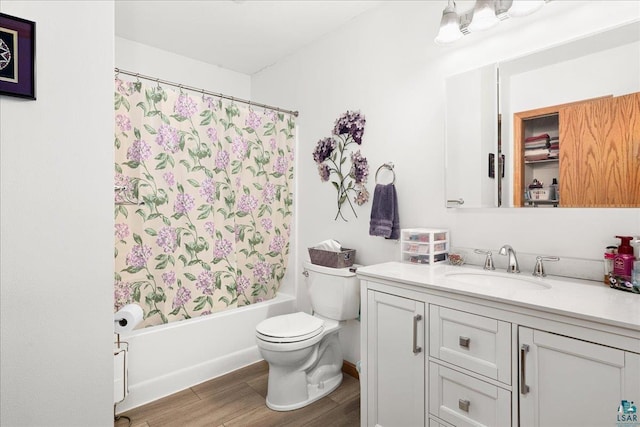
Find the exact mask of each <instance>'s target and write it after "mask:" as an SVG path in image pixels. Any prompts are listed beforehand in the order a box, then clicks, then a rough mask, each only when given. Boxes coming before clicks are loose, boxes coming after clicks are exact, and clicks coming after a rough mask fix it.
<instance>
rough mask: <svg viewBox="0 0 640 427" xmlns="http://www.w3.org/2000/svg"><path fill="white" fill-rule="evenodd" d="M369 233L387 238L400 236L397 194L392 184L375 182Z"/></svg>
mask: <svg viewBox="0 0 640 427" xmlns="http://www.w3.org/2000/svg"><path fill="white" fill-rule="evenodd" d="M369 234H370V235H371V236H381V237H385V238H387V239H395V240H397V239H399V238H400V219H399V215H398V195H397V194H396V187H395V186H394V185H393V184H384V185H383V184H377V185H376V188H375V190H374V192H373V205H372V206H371V220H370V221H369Z"/></svg>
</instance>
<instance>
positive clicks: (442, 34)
mask: <svg viewBox="0 0 640 427" xmlns="http://www.w3.org/2000/svg"><path fill="white" fill-rule="evenodd" d="M461 38H462V31H460V23H459V22H458V13H457V12H456V3H455V2H454V1H453V0H449V3H448V4H447V7H445V8H444V10H443V11H442V20H441V21H440V30H439V31H438V35H437V36H436V39H435V42H436V43H438V44H445V43H452V42H454V41H456V40H459V39H461Z"/></svg>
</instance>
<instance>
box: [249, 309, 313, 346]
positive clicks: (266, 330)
mask: <svg viewBox="0 0 640 427" xmlns="http://www.w3.org/2000/svg"><path fill="white" fill-rule="evenodd" d="M323 326H324V321H323V320H322V319H319V318H317V317H314V316H311V315H309V314H307V313H304V312H298V313H291V314H285V315H282V316H275V317H271V318H269V319H265V320H263V321H262V322H260V323H259V324H258V326H256V332H257V333H258V336H259V337H260V338H261V339H263V340H265V341H272V342H295V341H303V340H306V339H309V338H312V337H315V336H316V335H318V334H319V333H321V332H322V330H323V329H324V328H323Z"/></svg>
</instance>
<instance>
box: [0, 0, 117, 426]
mask: <svg viewBox="0 0 640 427" xmlns="http://www.w3.org/2000/svg"><path fill="white" fill-rule="evenodd" d="M0 12H2V13H6V14H9V15H13V16H18V17H21V18H25V19H29V20H32V21H35V22H36V95H37V100H36V101H27V100H21V99H17V98H10V97H4V96H2V97H0V236H1V238H0V264H1V267H0V283H1V285H0V328H1V329H0V330H1V332H0V372H1V374H0V408H1V409H0V425H2V426H12V427H13V426H16V427H19V426H51V427H56V426H60V427H62V426H65V427H66V426H71V427H85V426H96V427H99V426H104V427H107V426H113V353H112V339H113V323H112V322H113V303H112V298H113V213H112V209H113V190H112V189H111V186H112V185H113V148H112V147H113V145H112V144H113V72H112V70H113V27H114V20H113V15H114V4H113V2H112V1H99V2H75V1H74V2H70V1H32V0H29V1H14V0H2V1H1V2H0Z"/></svg>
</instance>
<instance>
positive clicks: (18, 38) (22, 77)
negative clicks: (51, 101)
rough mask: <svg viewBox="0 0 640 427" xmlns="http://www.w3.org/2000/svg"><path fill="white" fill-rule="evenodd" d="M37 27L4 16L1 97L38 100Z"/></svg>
mask: <svg viewBox="0 0 640 427" xmlns="http://www.w3.org/2000/svg"><path fill="white" fill-rule="evenodd" d="M35 47H36V23H35V22H32V21H27V20H26V19H22V18H17V17H15V16H10V15H6V14H4V13H0V95H9V96H17V97H20V98H28V99H36V90H35V89H36V88H35V86H36V85H35Z"/></svg>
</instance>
